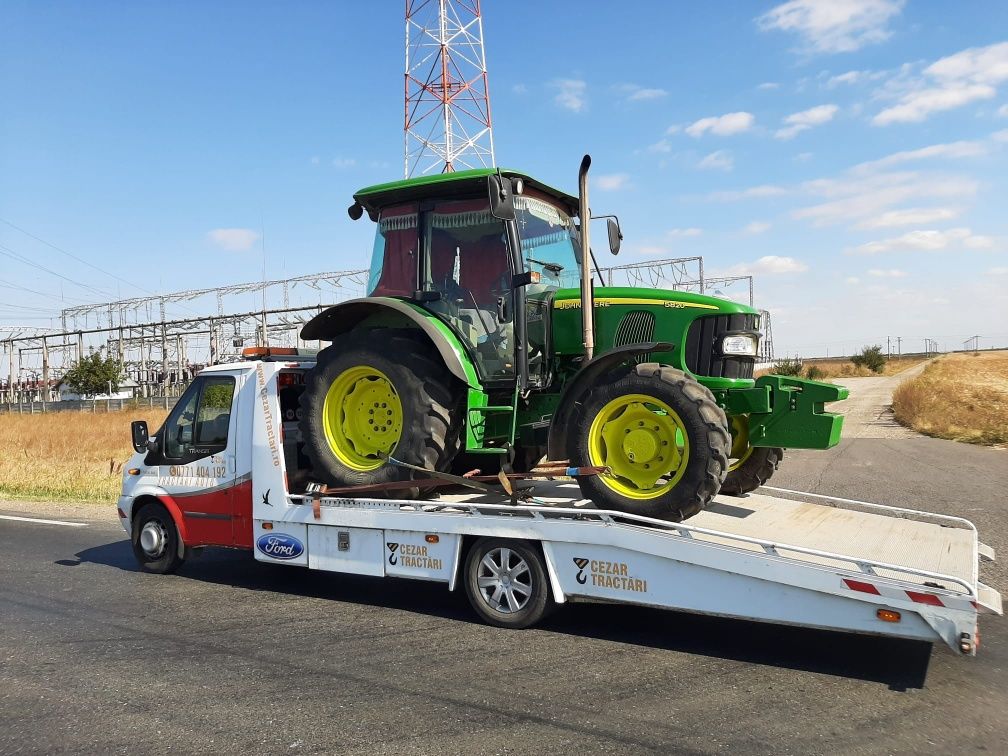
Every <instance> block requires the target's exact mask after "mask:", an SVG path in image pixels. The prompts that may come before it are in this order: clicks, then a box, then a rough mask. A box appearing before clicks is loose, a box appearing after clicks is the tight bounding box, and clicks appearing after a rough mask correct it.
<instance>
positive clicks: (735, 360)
mask: <svg viewBox="0 0 1008 756" xmlns="http://www.w3.org/2000/svg"><path fill="white" fill-rule="evenodd" d="M738 331H753V332H755V333H759V315H747V314H739V315H707V316H706V317H702V318H697V319H696V320H694V321H693V322H692V323H691V324H690V328H689V332H688V333H687V334H686V353H685V355H684V356H685V360H686V367H687V368H689V370H690V372H692V373H694V374H695V375H705V376H711V377H714V378H752V376H753V365H754V363H755V362H756V360H755V358H753V357H735V356H731V357H725V356H723V355H722V354H721V346H720V345H721V337H722V336H724V335H725V334H726V333H732V332H738Z"/></svg>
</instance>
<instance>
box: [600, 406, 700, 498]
mask: <svg viewBox="0 0 1008 756" xmlns="http://www.w3.org/2000/svg"><path fill="white" fill-rule="evenodd" d="M588 458H589V461H590V462H591V464H592V465H603V466H605V467H608V468H609V470H610V472H607V473H605V474H603V475H601V476H599V479H600V480H601V481H602V482H603V483H604V484H605V485H606V486H607V487H609V488H610V489H612V490H613V491H615V492H616V493H618V494H621V495H623V496H626V497H627V498H629V499H641V500H643V499H655V498H657V497H659V496H661V495H662V494H664V493H667V492H668V491H670V490H671V489H672V488H674V487H675V485H676V484H677V483H678V482H679V480H680V479H681V478H682V476H683V473H685V472H686V466H687V464H688V463H689V441H688V440H687V436H686V427H685V426H684V425H683V421H682V419H681V418H680V417H679V415H677V414H676V413H675V412H674V411H673V410H672V408H671V407H669V406H668V405H667V404H665V402H663V401H661V400H660V399H656V398H655V397H653V396H647V395H645V394H626V395H625V396H620V397H617V398H616V399H613V400H612V401H611V402H609V403H608V404H606V405H605V406H604V407H603V408H602V409H601V410H600V411H599V413H598V414H597V415H596V416H595V419H594V420H592V424H591V428H589V430H588Z"/></svg>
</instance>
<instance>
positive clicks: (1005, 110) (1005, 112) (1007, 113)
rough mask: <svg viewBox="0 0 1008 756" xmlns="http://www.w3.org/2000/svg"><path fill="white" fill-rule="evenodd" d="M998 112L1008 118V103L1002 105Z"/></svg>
mask: <svg viewBox="0 0 1008 756" xmlns="http://www.w3.org/2000/svg"><path fill="white" fill-rule="evenodd" d="M997 114H998V115H999V116H1001V117H1002V118H1008V105H1002V106H1001V107H1000V108H998V109H997Z"/></svg>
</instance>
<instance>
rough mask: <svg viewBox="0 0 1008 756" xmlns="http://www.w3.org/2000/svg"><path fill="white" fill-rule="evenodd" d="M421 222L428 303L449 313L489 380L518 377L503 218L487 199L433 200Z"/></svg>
mask: <svg viewBox="0 0 1008 756" xmlns="http://www.w3.org/2000/svg"><path fill="white" fill-rule="evenodd" d="M421 215H422V217H423V219H424V221H423V229H422V233H423V244H422V247H423V249H425V250H426V254H425V255H424V258H423V260H424V264H423V268H424V270H423V275H422V282H423V289H424V291H429V292H436V293H437V296H436V298H434V299H433V301H429V302H427V303H426V304H425V306H426V307H427V308H428V309H430V310H432V311H434V312H437V313H438V314H440V315H442V316H443V317H445V319H446V320H448V322H449V323H451V324H452V325H453V326H454V327H455V329H456V331H457V332H458V333H459V334H460V335H461V337H462V339H463V341H464V342H465V343H466V344H467V345H468V346H469V347H470V349H471V350H472V353H473V354H474V355H475V357H476V361H477V362H478V363H479V365H480V368H481V369H482V371H483V375H484V376H485V377H486V379H487V380H488V381H490V382H497V381H505V380H506V381H513V380H514V378H515V339H514V318H513V316H514V305H515V301H514V292H513V291H512V289H511V275H512V265H511V259H510V253H509V251H508V244H507V236H506V229H505V226H504V223H503V222H502V221H501V220H499V219H497V218H495V217H493V216H492V215H491V214H490V209H489V202H488V201H487V200H486V199H473V200H452V201H439V202H432V203H430V205H429V206H428V207H426V208H425V209H424V210H423V211H422V212H421Z"/></svg>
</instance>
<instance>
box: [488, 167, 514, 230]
mask: <svg viewBox="0 0 1008 756" xmlns="http://www.w3.org/2000/svg"><path fill="white" fill-rule="evenodd" d="M487 193H488V194H489V197H490V214H491V215H493V217H494V218H500V219H501V220H505V221H510V220H514V219H515V206H514V189H513V188H512V186H511V180H510V179H508V178H507V177H505V176H501V175H500V174H499V173H495V174H493V175H492V176H488V177H487Z"/></svg>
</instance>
